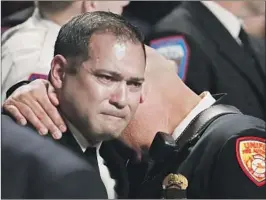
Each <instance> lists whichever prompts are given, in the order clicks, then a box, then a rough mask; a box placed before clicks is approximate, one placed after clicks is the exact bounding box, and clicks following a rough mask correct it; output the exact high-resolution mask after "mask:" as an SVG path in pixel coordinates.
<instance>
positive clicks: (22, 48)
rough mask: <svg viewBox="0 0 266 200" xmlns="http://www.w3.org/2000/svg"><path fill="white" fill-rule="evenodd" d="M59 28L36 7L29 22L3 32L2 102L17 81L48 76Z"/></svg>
mask: <svg viewBox="0 0 266 200" xmlns="http://www.w3.org/2000/svg"><path fill="white" fill-rule="evenodd" d="M59 30H60V26H59V25H57V24H55V23H53V22H52V21H49V20H46V19H43V18H42V17H41V16H40V14H39V11H38V9H36V10H35V11H34V13H33V15H32V16H31V17H30V18H29V19H28V20H27V21H25V22H24V23H22V24H20V25H17V26H15V27H13V28H10V29H9V30H7V31H6V32H5V33H4V34H3V36H2V102H3V100H4V99H5V93H6V91H7V89H8V88H10V87H11V86H12V85H14V84H16V83H17V82H19V81H22V80H28V79H29V77H30V76H31V74H41V75H43V76H44V75H48V72H49V70H50V67H51V61H52V58H53V53H54V44H55V41H56V38H57V35H58V32H59ZM37 76H38V75H37ZM40 77H41V76H40Z"/></svg>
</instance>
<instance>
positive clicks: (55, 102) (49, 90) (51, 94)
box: [47, 84, 59, 106]
mask: <svg viewBox="0 0 266 200" xmlns="http://www.w3.org/2000/svg"><path fill="white" fill-rule="evenodd" d="M47 94H48V97H49V99H50V101H51V102H52V104H53V105H54V106H58V105H59V100H58V98H57V96H56V93H55V90H54V87H53V86H52V85H51V84H48V88H47Z"/></svg>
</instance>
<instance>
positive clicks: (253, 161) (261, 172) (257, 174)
mask: <svg viewBox="0 0 266 200" xmlns="http://www.w3.org/2000/svg"><path fill="white" fill-rule="evenodd" d="M265 143H266V140H265V139H263V138H259V137H241V138H238V139H237V141H236V156H237V160H238V163H239V165H240V167H241V169H242V170H243V171H244V173H245V174H246V175H247V177H248V178H249V179H250V180H251V181H253V182H254V183H255V184H256V185H257V186H262V185H264V184H265V148H266V144H265Z"/></svg>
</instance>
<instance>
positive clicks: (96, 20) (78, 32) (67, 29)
mask: <svg viewBox="0 0 266 200" xmlns="http://www.w3.org/2000/svg"><path fill="white" fill-rule="evenodd" d="M96 33H111V34H113V35H114V36H115V37H117V38H118V39H119V40H122V41H130V42H132V43H136V44H137V43H140V44H141V45H142V49H143V51H144V59H145V61H146V52H145V47H144V36H143V35H142V33H141V32H140V31H139V29H138V28H137V27H135V26H133V25H132V24H130V23H129V22H128V21H126V20H125V19H124V18H123V17H122V16H120V15H117V14H114V13H111V12H104V11H97V12H88V13H84V14H82V15H79V16H77V17H74V18H73V19H71V20H70V21H69V22H68V23H67V24H65V25H63V26H62V27H61V29H60V31H59V34H58V36H57V39H56V42H55V48H54V55H57V54H60V55H62V56H64V57H65V58H66V59H67V61H68V63H70V64H69V66H67V69H68V72H72V73H76V71H77V66H80V65H81V63H82V62H84V61H86V60H88V59H89V58H90V38H91V36H92V35H93V34H96Z"/></svg>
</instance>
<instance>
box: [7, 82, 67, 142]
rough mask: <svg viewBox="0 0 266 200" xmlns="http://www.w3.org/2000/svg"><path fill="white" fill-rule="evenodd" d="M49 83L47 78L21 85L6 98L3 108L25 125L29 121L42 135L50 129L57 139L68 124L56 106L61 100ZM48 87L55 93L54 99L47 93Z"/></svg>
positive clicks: (50, 91) (51, 92)
mask: <svg viewBox="0 0 266 200" xmlns="http://www.w3.org/2000/svg"><path fill="white" fill-rule="evenodd" d="M49 85H50V83H49V82H48V81H46V80H35V81H33V82H31V83H30V84H28V85H24V86H21V87H20V88H18V89H17V90H16V91H15V92H14V93H13V94H12V95H11V96H10V97H9V98H8V99H7V100H6V102H5V103H4V107H3V108H4V109H5V110H6V111H7V112H9V113H10V114H11V115H12V116H13V117H14V118H15V119H16V120H17V121H20V122H21V123H20V124H24V125H25V124H26V123H27V121H28V122H29V123H31V124H32V125H33V126H34V127H35V128H36V129H37V130H38V131H39V133H40V134H41V135H45V134H47V133H48V131H49V132H50V133H51V134H52V136H53V137H54V138H55V139H59V138H61V136H62V132H65V131H66V125H65V123H64V121H63V119H62V117H61V116H60V113H59V112H58V110H57V108H56V107H55V105H58V103H59V102H58V99H57V97H56V95H55V93H54V89H53V87H52V86H49ZM48 89H49V93H50V94H54V100H52V101H51V100H50V99H51V98H50V97H49V96H48V94H47V91H48ZM25 121H26V122H25Z"/></svg>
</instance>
